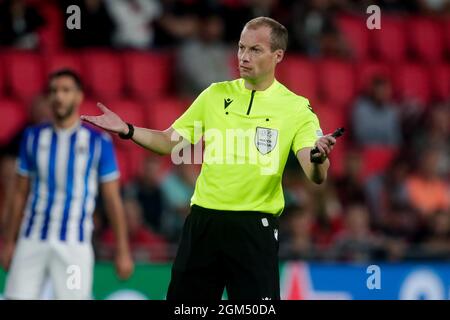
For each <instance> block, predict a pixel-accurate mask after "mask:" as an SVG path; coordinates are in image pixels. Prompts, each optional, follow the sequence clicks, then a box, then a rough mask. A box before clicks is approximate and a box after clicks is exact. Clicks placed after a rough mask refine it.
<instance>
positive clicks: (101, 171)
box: [98, 134, 120, 182]
mask: <svg viewBox="0 0 450 320" xmlns="http://www.w3.org/2000/svg"><path fill="white" fill-rule="evenodd" d="M98 175H99V180H100V182H108V181H112V180H116V179H118V178H119V176H120V174H119V169H118V167H117V159H116V154H115V152H114V146H113V143H112V140H111V137H110V136H108V135H106V134H102V136H101V153H100V160H99V168H98Z"/></svg>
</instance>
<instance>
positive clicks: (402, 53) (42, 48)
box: [0, 0, 450, 262]
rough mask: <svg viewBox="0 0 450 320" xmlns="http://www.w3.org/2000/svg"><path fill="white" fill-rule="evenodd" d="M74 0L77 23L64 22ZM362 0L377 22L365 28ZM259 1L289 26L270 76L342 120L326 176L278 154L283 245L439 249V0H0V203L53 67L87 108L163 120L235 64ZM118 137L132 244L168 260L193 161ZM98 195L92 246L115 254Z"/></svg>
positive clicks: (371, 256) (444, 146)
mask: <svg viewBox="0 0 450 320" xmlns="http://www.w3.org/2000/svg"><path fill="white" fill-rule="evenodd" d="M73 4H78V5H79V6H80V8H81V30H71V29H69V28H66V19H67V17H69V16H70V14H68V13H66V9H67V7H69V6H70V5H73ZM371 4H376V5H378V6H380V8H381V29H380V30H369V29H367V27H366V19H367V17H368V16H369V15H368V14H367V13H366V8H367V7H368V6H369V5H371ZM261 15H265V16H271V17H273V18H275V19H277V20H278V21H280V22H281V23H283V24H284V25H285V26H286V27H287V28H288V30H289V32H290V44H289V49H288V52H287V56H286V61H284V62H283V63H282V64H281V65H280V67H279V69H280V70H278V71H279V73H278V76H277V77H278V79H279V80H280V81H281V82H282V83H284V84H286V85H287V86H288V88H290V89H291V90H293V91H295V92H296V93H299V94H301V95H304V96H306V97H307V98H309V99H310V101H311V106H312V107H313V110H314V111H315V112H316V113H317V115H318V116H319V120H320V121H321V124H322V128H323V130H324V132H326V133H328V132H332V131H334V129H335V128H337V127H345V128H346V129H347V131H346V134H345V135H344V137H343V138H341V139H342V140H340V141H339V144H338V145H337V147H336V148H335V150H334V151H333V154H332V157H331V163H332V164H331V166H332V167H331V169H330V170H331V171H330V175H329V177H328V180H327V183H325V184H323V185H320V186H315V185H312V184H311V183H308V182H307V181H306V179H305V177H304V176H303V173H302V171H301V168H300V167H299V164H298V163H297V161H296V159H295V157H294V155H292V157H291V158H290V159H289V160H288V163H287V166H286V170H285V176H284V182H283V183H284V192H285V199H286V209H285V211H284V212H283V214H282V215H281V218H280V229H281V230H280V258H282V259H303V260H308V261H352V262H360V261H377V260H383V261H401V260H402V261H404V260H421V259H428V260H429V259H437V260H450V184H449V183H450V121H449V120H450V1H447V0H441V1H431V0H415V1H407V0H383V1H352V0H308V1H295V0H258V1H256V0H215V1H214V0H210V1H207V0H203V1H202V0H179V1H176V0H160V1H157V0H103V1H102V0H84V1H68V0H67V1H56V0H55V1H51V0H48V1H37V0H34V1H31V0H30V1H25V0H0V112H1V118H2V119H1V121H0V122H1V123H2V129H0V132H1V134H0V205H1V207H0V208H1V211H0V212H1V213H0V217H2V216H4V214H5V211H6V210H7V209H8V203H7V201H6V200H7V199H8V197H9V195H10V194H11V193H13V192H14V190H13V188H11V183H10V182H11V181H12V179H13V176H14V166H15V157H16V156H17V153H18V144H19V140H20V136H21V132H22V130H23V128H24V126H25V125H29V124H35V123H41V122H43V121H46V120H47V119H49V118H50V117H51V113H50V110H49V105H48V103H47V100H46V97H45V92H44V91H43V90H42V87H43V84H44V83H45V75H46V74H47V73H48V72H49V71H50V70H53V69H55V68H58V67H63V66H64V67H71V68H73V69H75V70H76V71H79V72H80V73H81V76H82V78H83V80H84V81H85V83H86V95H87V98H86V101H85V104H84V106H83V108H82V112H83V113H94V114H98V111H96V110H95V109H94V108H93V106H95V102H96V101H102V102H104V103H105V104H106V105H108V106H110V107H111V108H112V109H113V110H115V111H117V112H118V113H119V114H122V115H124V118H125V119H127V120H129V121H130V122H133V121H134V123H136V124H137V125H146V126H148V127H153V128H157V129H164V128H165V127H167V126H169V125H170V124H171V122H172V121H173V120H175V119H176V117H177V116H178V115H180V114H181V113H182V111H183V109H186V108H187V107H188V106H189V102H191V101H192V99H193V97H195V96H196V95H197V94H198V93H199V92H201V91H202V90H203V89H204V88H206V87H207V86H208V85H209V84H210V83H212V82H218V81H223V80H228V79H231V78H233V77H235V76H236V74H237V71H236V70H235V67H234V66H235V64H233V60H235V59H236V58H235V49H236V47H237V40H238V39H239V32H240V30H241V28H242V26H243V25H244V23H245V22H246V21H247V20H249V19H250V18H253V17H255V16H261ZM140 71H141V72H140ZM144 72H146V73H147V74H142V73H144ZM21 79H22V81H21ZM19 109H20V110H19ZM3 124H4V125H3ZM114 142H115V145H116V149H117V156H118V161H119V166H120V169H121V174H122V175H121V183H122V194H123V198H124V205H125V211H126V215H127V223H128V227H129V235H130V243H131V247H132V250H133V255H134V257H135V259H136V260H139V261H152V262H166V261H171V260H172V259H173V257H174V253H175V248H176V246H177V241H178V238H179V236H180V231H181V228H182V225H183V222H184V219H185V217H186V215H187V214H188V212H189V202H190V197H191V195H192V193H193V190H194V185H195V180H196V177H197V176H198V174H199V169H200V166H199V164H182V165H174V164H172V163H171V159H170V157H165V158H162V157H159V156H157V155H152V154H149V153H145V152H143V151H142V150H140V149H139V147H137V146H135V145H133V144H132V143H130V142H124V141H120V140H118V139H115V140H114ZM100 200H101V199H100ZM102 208H103V206H102V203H101V201H100V203H99V205H98V208H97V209H96V213H95V215H94V221H95V225H96V229H95V238H94V245H95V248H96V251H97V258H98V259H111V257H112V246H113V243H114V241H113V234H112V232H111V230H110V228H109V227H108V225H107V223H106V219H105V215H104V213H103V209H102ZM2 227H5V226H2ZM0 249H1V244H0Z"/></svg>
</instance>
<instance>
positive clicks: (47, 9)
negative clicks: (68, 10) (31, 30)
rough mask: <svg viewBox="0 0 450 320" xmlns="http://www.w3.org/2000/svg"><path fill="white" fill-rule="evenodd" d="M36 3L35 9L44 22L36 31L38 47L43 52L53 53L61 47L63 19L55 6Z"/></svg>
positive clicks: (40, 2)
mask: <svg viewBox="0 0 450 320" xmlns="http://www.w3.org/2000/svg"><path fill="white" fill-rule="evenodd" d="M46 2H47V1H36V5H37V8H38V10H39V12H40V13H41V14H42V16H43V17H44V20H45V25H44V26H43V27H41V28H40V29H39V30H38V34H39V43H40V47H41V49H42V50H43V51H45V52H55V51H58V50H59V49H60V48H62V47H63V35H62V33H63V28H62V26H65V23H66V21H65V17H64V13H63V11H62V10H60V9H59V8H58V5H57V4H52V3H46Z"/></svg>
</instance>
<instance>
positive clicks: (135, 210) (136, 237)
mask: <svg viewBox="0 0 450 320" xmlns="http://www.w3.org/2000/svg"><path fill="white" fill-rule="evenodd" d="M123 205H124V210H125V216H126V220H127V221H126V222H127V228H128V235H129V242H130V250H131V254H132V255H133V259H134V260H137V261H151V262H163V261H166V260H167V254H168V246H167V243H166V242H165V240H164V239H163V238H162V237H160V236H159V235H157V234H156V233H154V232H152V230H151V229H150V228H148V227H147V226H146V225H145V224H144V223H143V219H142V208H141V207H140V205H139V202H138V201H137V200H136V199H133V198H125V199H124V204H123ZM114 245H115V241H114V232H113V230H112V229H111V228H108V229H106V230H105V231H104V233H103V235H102V237H101V246H100V252H99V254H100V257H101V258H103V259H111V258H112V257H113V253H114Z"/></svg>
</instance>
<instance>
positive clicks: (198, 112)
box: [172, 86, 211, 144]
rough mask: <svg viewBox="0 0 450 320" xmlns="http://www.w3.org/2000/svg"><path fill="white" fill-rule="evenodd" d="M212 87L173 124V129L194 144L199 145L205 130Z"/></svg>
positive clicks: (200, 95)
mask: <svg viewBox="0 0 450 320" xmlns="http://www.w3.org/2000/svg"><path fill="white" fill-rule="evenodd" d="M210 90H211V86H209V87H208V88H207V89H205V90H203V92H202V93H200V94H199V96H198V97H197V98H196V99H195V101H194V102H193V103H192V104H191V106H190V107H189V108H188V109H187V110H186V111H185V112H184V113H183V114H182V115H181V116H180V117H179V118H178V119H177V120H175V122H174V123H173V124H172V128H173V129H174V130H175V131H176V132H177V133H178V134H179V135H181V136H182V137H183V138H185V139H187V140H189V141H190V142H191V143H192V144H195V143H197V142H198V141H199V140H200V139H201V137H202V135H203V132H204V128H205V121H204V119H205V109H206V105H207V103H208V96H209V92H210Z"/></svg>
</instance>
